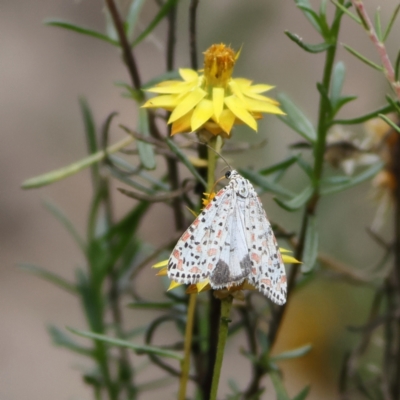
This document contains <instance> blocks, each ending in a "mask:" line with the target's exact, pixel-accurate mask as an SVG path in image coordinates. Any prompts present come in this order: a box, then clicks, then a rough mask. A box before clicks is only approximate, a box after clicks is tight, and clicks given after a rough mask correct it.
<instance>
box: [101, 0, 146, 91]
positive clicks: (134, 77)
mask: <svg viewBox="0 0 400 400" xmlns="http://www.w3.org/2000/svg"><path fill="white" fill-rule="evenodd" d="M106 5H107V8H108V11H109V12H110V14H111V18H112V20H113V22H114V26H115V29H116V30H117V34H118V38H119V42H120V44H121V48H122V54H123V58H124V61H125V63H126V66H127V67H128V71H129V75H130V77H131V81H132V86H133V87H134V88H135V89H136V90H139V89H140V88H141V86H142V83H141V80H140V76H139V71H138V68H137V65H136V60H135V58H134V56H133V53H132V50H131V46H130V45H129V42H128V38H127V37H126V34H125V29H124V24H123V22H122V19H121V16H120V15H119V12H118V9H117V6H116V4H115V2H114V0H106Z"/></svg>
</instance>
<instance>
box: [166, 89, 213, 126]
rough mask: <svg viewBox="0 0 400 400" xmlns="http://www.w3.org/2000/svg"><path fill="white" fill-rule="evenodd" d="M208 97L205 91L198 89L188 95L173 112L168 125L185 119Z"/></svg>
mask: <svg viewBox="0 0 400 400" xmlns="http://www.w3.org/2000/svg"><path fill="white" fill-rule="evenodd" d="M206 95H207V92H205V91H204V90H203V89H200V88H197V89H195V90H193V91H192V92H190V93H188V94H187V95H186V96H185V97H183V98H182V99H180V101H179V104H178V105H177V106H176V108H175V110H174V111H173V112H172V114H171V116H170V118H169V120H168V123H169V124H170V123H171V122H174V121H176V120H177V119H179V118H181V117H183V116H184V115H185V114H187V113H188V112H189V111H191V110H193V108H194V107H196V106H197V104H199V103H200V101H201V100H202V99H203V98H204V97H205V96H206Z"/></svg>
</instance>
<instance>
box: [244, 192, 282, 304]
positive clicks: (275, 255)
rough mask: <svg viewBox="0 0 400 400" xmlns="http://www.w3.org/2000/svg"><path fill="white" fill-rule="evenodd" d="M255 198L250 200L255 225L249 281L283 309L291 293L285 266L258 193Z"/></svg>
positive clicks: (251, 214)
mask: <svg viewBox="0 0 400 400" xmlns="http://www.w3.org/2000/svg"><path fill="white" fill-rule="evenodd" d="M254 194H255V196H254V197H253V196H252V197H250V198H249V202H250V207H249V210H250V212H248V214H247V215H248V217H249V223H250V225H251V241H250V246H249V248H250V250H249V252H250V259H251V261H252V268H251V273H250V275H249V281H250V282H251V283H252V284H253V285H255V287H256V288H257V289H258V290H259V291H260V292H261V293H263V294H264V295H266V296H268V297H269V298H270V299H271V300H272V301H273V302H275V303H277V304H280V305H282V304H284V303H285V302H286V291H287V283H286V272H285V266H284V265H283V261H282V256H281V253H280V251H279V246H278V243H277V241H276V238H275V236H274V233H273V231H272V228H271V224H270V223H269V221H268V218H267V215H266V213H265V211H264V209H263V207H262V204H261V201H260V199H259V198H258V196H257V194H256V193H255V191H254Z"/></svg>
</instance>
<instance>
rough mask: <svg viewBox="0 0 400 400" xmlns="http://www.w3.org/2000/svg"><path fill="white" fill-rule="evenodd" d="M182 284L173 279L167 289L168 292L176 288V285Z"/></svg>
mask: <svg viewBox="0 0 400 400" xmlns="http://www.w3.org/2000/svg"><path fill="white" fill-rule="evenodd" d="M181 285H182V283H179V282H175V281H171V284H170V285H169V288H168V289H167V292H168V291H169V290H172V289H175V288H176V287H178V286H181Z"/></svg>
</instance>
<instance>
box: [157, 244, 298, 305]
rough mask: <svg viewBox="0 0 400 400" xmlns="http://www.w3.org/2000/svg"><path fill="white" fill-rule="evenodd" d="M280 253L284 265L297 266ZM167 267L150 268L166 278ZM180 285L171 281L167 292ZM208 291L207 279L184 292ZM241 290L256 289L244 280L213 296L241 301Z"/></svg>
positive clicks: (295, 262)
mask: <svg viewBox="0 0 400 400" xmlns="http://www.w3.org/2000/svg"><path fill="white" fill-rule="evenodd" d="M279 250H280V252H281V253H282V260H283V262H284V263H287V264H299V263H300V261H298V260H296V259H295V258H294V257H292V256H290V255H288V254H287V253H290V251H289V250H286V249H283V248H280V249H279ZM167 265H168V260H163V261H160V262H159V263H157V264H155V265H153V267H152V268H156V269H160V271H159V272H158V273H157V276H167V271H168V269H167ZM181 285H182V283H178V282H175V281H171V284H170V285H169V288H168V290H172V289H175V288H176V287H178V286H181ZM208 290H211V286H210V282H209V280H208V278H207V279H205V280H204V281H202V282H199V283H196V284H194V285H189V287H188V288H187V290H186V293H187V294H192V293H200V292H206V291H208ZM242 290H256V288H255V287H254V286H253V285H252V284H251V283H249V282H248V281H247V280H245V281H244V282H243V283H241V284H240V285H232V286H230V287H227V288H223V289H218V290H215V291H214V293H215V296H216V297H218V298H224V297H227V296H228V295H232V296H233V297H235V298H237V299H242V298H243V293H242Z"/></svg>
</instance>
